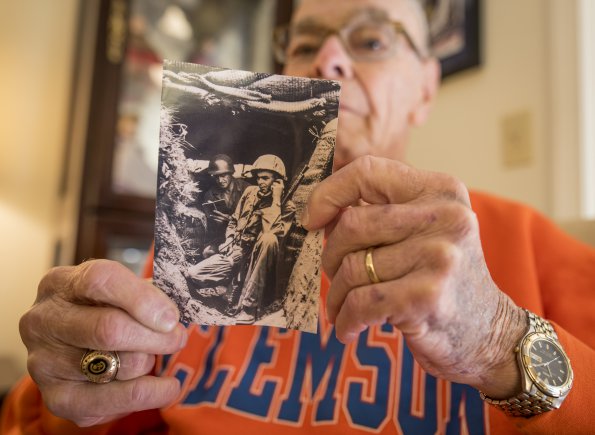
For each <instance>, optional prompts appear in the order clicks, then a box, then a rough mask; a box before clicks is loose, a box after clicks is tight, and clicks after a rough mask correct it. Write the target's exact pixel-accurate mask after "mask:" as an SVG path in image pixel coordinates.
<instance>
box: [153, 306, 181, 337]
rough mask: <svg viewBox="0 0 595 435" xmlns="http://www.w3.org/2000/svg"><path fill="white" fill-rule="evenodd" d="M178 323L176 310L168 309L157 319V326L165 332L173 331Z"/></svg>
mask: <svg viewBox="0 0 595 435" xmlns="http://www.w3.org/2000/svg"><path fill="white" fill-rule="evenodd" d="M177 324H178V313H177V312H176V311H175V310H171V309H167V310H165V311H163V312H162V313H161V316H159V318H158V319H157V327H158V328H159V329H160V330H162V331H163V332H170V331H172V330H173V329H174V328H175V327H176V325H177Z"/></svg>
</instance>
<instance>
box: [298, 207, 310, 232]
mask: <svg viewBox="0 0 595 435" xmlns="http://www.w3.org/2000/svg"><path fill="white" fill-rule="evenodd" d="M300 221H301V222H302V226H303V227H305V226H308V223H309V222H310V213H309V212H308V206H307V205H306V207H304V211H303V212H302V217H301V218H300Z"/></svg>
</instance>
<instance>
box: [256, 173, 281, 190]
mask: <svg viewBox="0 0 595 435" xmlns="http://www.w3.org/2000/svg"><path fill="white" fill-rule="evenodd" d="M275 179H276V177H275V174H274V173H273V172H271V171H258V172H257V173H256V184H258V188H259V189H260V193H262V194H265V195H266V194H268V193H269V192H270V191H271V186H272V185H273V182H274V181H275Z"/></svg>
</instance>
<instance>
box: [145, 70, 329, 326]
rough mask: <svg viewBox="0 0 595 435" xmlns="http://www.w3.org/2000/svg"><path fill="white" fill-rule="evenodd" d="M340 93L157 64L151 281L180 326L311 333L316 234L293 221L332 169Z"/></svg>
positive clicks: (262, 76) (261, 76) (282, 79)
mask: <svg viewBox="0 0 595 435" xmlns="http://www.w3.org/2000/svg"><path fill="white" fill-rule="evenodd" d="M339 93H340V85H339V83H338V82H335V81H331V80H314V79H306V78H296V77H288V76H280V75H273V74H266V73H255V72H248V71H240V70H228V69H221V68H214V67H209V66H203V65H197V64H190V63H183V62H177V61H165V62H164V68H163V91H162V104H161V115H160V116H161V122H160V148H159V175H158V180H157V207H156V222H155V262H154V280H155V282H156V285H157V286H159V287H160V288H161V289H163V290H164V291H165V292H166V293H167V294H168V295H169V296H170V297H171V298H172V299H173V300H174V301H175V302H176V303H177V305H178V307H179V308H180V312H181V315H182V321H183V322H185V323H197V324H201V325H249V324H258V325H269V326H277V327H283V328H290V329H298V330H302V331H307V332H316V330H317V327H318V309H319V307H318V300H319V292H320V274H321V270H320V256H321V252H322V239H323V232H321V231H315V232H308V231H306V230H305V229H304V228H303V226H302V225H301V223H300V217H301V216H302V213H303V211H304V208H305V206H306V203H307V200H308V198H309V196H310V194H311V192H312V190H313V188H314V187H315V186H316V184H317V183H318V182H320V181H322V180H323V179H324V178H325V177H327V176H328V175H330V172H331V169H332V162H333V153H334V145H335V135H336V130H337V117H338V105H339V104H338V102H339Z"/></svg>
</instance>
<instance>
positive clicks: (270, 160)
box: [251, 154, 287, 180]
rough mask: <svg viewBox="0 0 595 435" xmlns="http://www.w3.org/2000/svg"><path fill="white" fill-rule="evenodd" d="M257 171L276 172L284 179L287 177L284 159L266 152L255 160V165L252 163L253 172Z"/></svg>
mask: <svg viewBox="0 0 595 435" xmlns="http://www.w3.org/2000/svg"><path fill="white" fill-rule="evenodd" d="M256 171H271V172H275V173H276V174H277V175H279V177H281V178H282V179H283V180H285V179H287V175H286V174H285V165H284V164H283V161H282V160H281V159H280V158H279V157H277V156H275V155H273V154H265V155H262V156H260V157H259V158H257V159H256V161H255V162H254V165H252V169H251V172H252V173H254V172H256Z"/></svg>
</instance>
